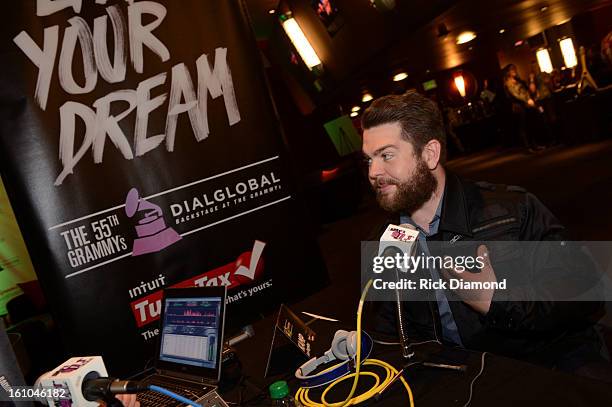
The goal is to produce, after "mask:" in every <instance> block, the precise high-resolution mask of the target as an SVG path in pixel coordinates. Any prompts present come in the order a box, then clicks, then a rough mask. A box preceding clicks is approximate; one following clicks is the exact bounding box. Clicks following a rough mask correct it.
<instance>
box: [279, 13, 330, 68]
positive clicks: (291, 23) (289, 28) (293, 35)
mask: <svg viewBox="0 0 612 407" xmlns="http://www.w3.org/2000/svg"><path fill="white" fill-rule="evenodd" d="M282 24H283V28H284V29H285V32H286V33H287V35H288V36H289V39H290V40H291V42H292V43H293V46H294V47H295V48H296V49H297V51H298V53H299V54H300V57H302V60H303V61H304V63H305V64H306V66H307V67H308V68H309V69H312V68H314V67H315V66H317V65H321V60H320V59H319V56H318V55H317V53H316V52H315V50H314V49H313V48H312V45H310V42H308V39H307V38H306V36H305V35H304V32H303V31H302V29H301V28H300V26H299V25H298V23H297V21H296V20H295V18H293V17H291V16H289V17H288V18H286V19H285V20H284V21H283V23H282Z"/></svg>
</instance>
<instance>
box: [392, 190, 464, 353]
mask: <svg viewBox="0 0 612 407" xmlns="http://www.w3.org/2000/svg"><path fill="white" fill-rule="evenodd" d="M443 198H444V195H443V196H442V197H441V198H440V203H439V204H438V208H437V209H436V213H435V215H434V217H433V219H432V220H431V222H429V233H428V232H426V231H425V230H423V229H422V228H421V227H420V226H419V225H417V224H416V223H415V222H414V221H413V220H412V219H411V218H410V217H409V216H408V215H401V216H400V223H409V224H411V225H413V226H415V227H416V228H417V229H418V231H419V237H418V239H419V245H420V246H421V249H422V250H423V252H424V253H425V255H427V256H430V255H431V253H430V251H429V247H428V246H427V238H428V237H431V236H434V235H436V234H437V233H438V228H439V226H440V215H441V213H442V200H443ZM429 273H430V274H431V277H432V279H433V280H434V281H435V280H438V279H439V278H440V273H439V272H438V270H437V269H436V268H435V267H432V268H431V269H429ZM435 292H436V302H437V303H438V312H439V314H440V324H441V325H442V336H443V338H444V339H445V340H446V341H448V342H452V343H454V344H456V345H459V346H463V343H462V342H461V337H460V336H459V330H458V329H457V324H456V323H455V318H454V317H453V311H452V310H451V307H450V304H449V303H448V298H446V294H445V293H444V290H436V291H435ZM434 323H435V322H434ZM434 329H435V327H434Z"/></svg>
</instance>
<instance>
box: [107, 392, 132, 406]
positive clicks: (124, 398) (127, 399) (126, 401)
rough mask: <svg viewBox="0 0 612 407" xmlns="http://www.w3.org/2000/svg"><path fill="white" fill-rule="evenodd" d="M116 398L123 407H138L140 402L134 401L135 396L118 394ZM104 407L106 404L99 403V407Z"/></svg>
mask: <svg viewBox="0 0 612 407" xmlns="http://www.w3.org/2000/svg"><path fill="white" fill-rule="evenodd" d="M116 397H117V400H119V401H120V402H122V403H123V405H124V406H125V407H140V401H138V400H136V395H135V394H118V395H117V396H116ZM104 406H106V403H104V402H100V407H104Z"/></svg>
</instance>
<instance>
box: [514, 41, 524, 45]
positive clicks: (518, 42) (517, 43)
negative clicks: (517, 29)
mask: <svg viewBox="0 0 612 407" xmlns="http://www.w3.org/2000/svg"><path fill="white" fill-rule="evenodd" d="M521 45H523V40H518V41H517V42H515V43H514V46H515V47H520V46H521Z"/></svg>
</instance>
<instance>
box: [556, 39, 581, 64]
mask: <svg viewBox="0 0 612 407" xmlns="http://www.w3.org/2000/svg"><path fill="white" fill-rule="evenodd" d="M559 47H561V53H562V54H563V62H565V66H566V67H568V68H573V67H575V66H576V65H578V59H576V50H575V49H574V42H573V41H572V39H571V38H564V39H562V40H561V41H559Z"/></svg>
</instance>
